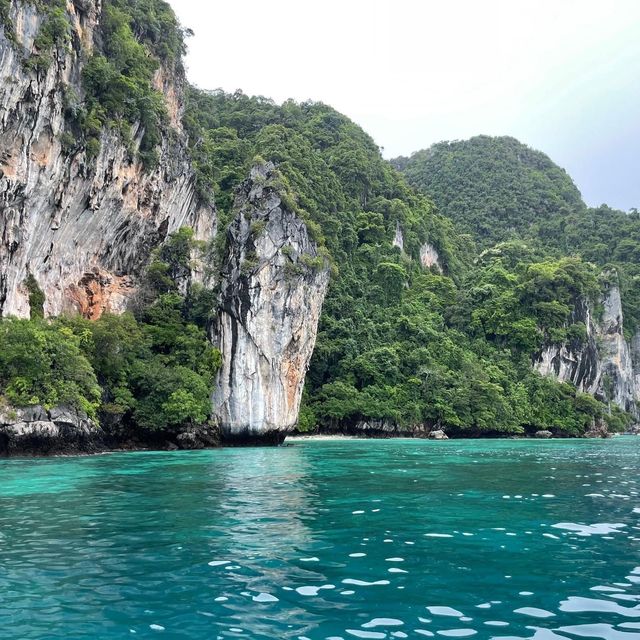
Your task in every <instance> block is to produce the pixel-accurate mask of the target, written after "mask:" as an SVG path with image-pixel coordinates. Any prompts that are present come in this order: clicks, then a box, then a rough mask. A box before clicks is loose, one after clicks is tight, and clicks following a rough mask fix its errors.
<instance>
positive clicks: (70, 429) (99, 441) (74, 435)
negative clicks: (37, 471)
mask: <svg viewBox="0 0 640 640" xmlns="http://www.w3.org/2000/svg"><path fill="white" fill-rule="evenodd" d="M50 414H51V415H53V416H56V417H57V418H58V420H57V421H55V422H54V420H52V419H50V418H49V415H47V412H46V411H45V410H44V409H43V408H42V407H38V406H35V407H25V408H20V409H11V408H10V407H8V408H5V409H3V411H2V416H4V417H2V419H1V420H0V455H51V454H64V453H93V452H96V451H101V450H103V448H104V444H103V437H104V434H103V432H102V430H101V429H100V428H98V427H97V426H96V425H95V424H94V423H93V422H92V421H91V420H89V419H88V418H87V417H86V416H84V418H82V417H80V416H83V415H84V414H78V412H76V411H75V410H73V409H70V408H69V407H61V408H56V409H52V410H51V412H50ZM8 418H10V421H9V419H8Z"/></svg>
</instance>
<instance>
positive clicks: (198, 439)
mask: <svg viewBox="0 0 640 640" xmlns="http://www.w3.org/2000/svg"><path fill="white" fill-rule="evenodd" d="M175 442H176V445H177V446H178V447H179V448H180V449H208V448H212V447H217V446H219V444H220V431H219V429H218V427H217V426H216V425H211V424H204V425H198V426H194V427H190V428H188V429H187V430H185V431H183V432H181V433H178V435H177V436H176V438H175Z"/></svg>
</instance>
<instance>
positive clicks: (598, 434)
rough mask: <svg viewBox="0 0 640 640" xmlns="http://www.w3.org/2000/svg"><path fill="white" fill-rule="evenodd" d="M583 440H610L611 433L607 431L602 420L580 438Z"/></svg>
mask: <svg viewBox="0 0 640 640" xmlns="http://www.w3.org/2000/svg"><path fill="white" fill-rule="evenodd" d="M582 437H583V438H610V437H611V433H609V430H608V429H607V425H606V423H605V422H603V421H602V420H597V421H596V422H594V424H592V425H591V427H590V429H589V430H588V431H587V432H586V433H585V434H584V435H583V436H582Z"/></svg>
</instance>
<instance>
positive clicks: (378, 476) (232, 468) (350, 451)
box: [0, 437, 640, 640]
mask: <svg viewBox="0 0 640 640" xmlns="http://www.w3.org/2000/svg"><path fill="white" fill-rule="evenodd" d="M0 478H1V481H0V638H2V639H9V638H10V639H16V640H26V639H29V638H37V639H38V640H40V639H48V638H66V639H71V638H91V639H95V638H100V639H111V638H184V639H187V638H188V639H214V640H215V639H222V638H224V639H226V638H270V639H271V638H276V639H279V638H294V639H297V638H300V639H304V638H310V639H312V640H320V639H328V638H331V639H332V640H336V639H338V638H343V639H345V640H352V639H353V638H371V639H383V638H425V637H443V638H446V637H474V638H536V640H546V639H555V638H570V639H575V638H607V639H612V640H632V639H637V638H640V495H639V492H640V486H639V484H638V482H639V479H640V438H633V437H621V438H616V439H613V440H608V441H585V440H583V441H580V440H555V441H554V440H552V441H532V440H527V441H522V440H520V441H517V440H481V441H452V440H450V441H447V442H430V441H421V440H387V441H379V440H376V441H371V440H369V441H363V440H338V441H323V440H310V441H304V442H295V443H293V444H291V445H289V446H284V447H280V448H273V449H220V450H211V451H200V452H176V453H151V452H149V453H147V452H145V453H114V454H108V455H102V456H96V457H77V458H57V459H9V460H4V461H1V462H0Z"/></svg>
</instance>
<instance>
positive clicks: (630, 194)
mask: <svg viewBox="0 0 640 640" xmlns="http://www.w3.org/2000/svg"><path fill="white" fill-rule="evenodd" d="M170 2H171V5H172V6H173V7H174V9H175V11H176V12H177V14H178V16H179V17H180V20H181V22H182V23H183V25H184V26H186V27H190V28H192V29H193V30H194V31H195V37H194V38H192V39H191V40H190V41H189V55H188V57H187V68H188V74H189V79H190V80H191V82H193V83H194V84H196V85H197V86H199V87H201V88H206V89H215V88H218V87H221V88H223V89H225V90H226V91H234V90H235V89H242V90H243V91H244V92H245V93H248V94H260V95H264V96H268V97H271V98H273V99H274V100H276V101H277V102H282V101H283V100H285V99H287V98H294V99H296V100H306V99H313V100H320V101H322V102H325V103H327V104H330V105H331V106H333V107H334V108H336V109H338V110H339V111H341V112H342V113H344V114H346V115H347V116H349V117H350V118H352V119H353V120H354V121H356V122H357V123H358V124H360V125H361V126H363V127H364V128H365V130H366V131H367V132H368V133H369V134H370V135H372V136H373V138H374V139H375V141H376V142H377V144H379V145H380V146H382V147H384V155H385V156H386V157H393V156H396V155H399V154H403V155H408V154H409V153H411V152H412V151H416V150H418V149H422V148H425V147H428V146H429V145H431V144H432V143H434V142H438V141H440V140H453V139H464V138H468V137H470V136H473V135H476V134H480V133H484V134H490V135H512V136H515V137H516V138H518V139H520V140H521V141H523V142H525V143H527V144H529V145H531V146H533V147H535V148H538V149H541V150H542V151H544V152H546V153H547V154H549V155H550V156H551V158H552V159H553V160H555V161H556V162H557V163H558V164H560V165H561V166H563V167H564V168H566V169H567V171H569V173H570V174H571V175H572V177H573V178H574V180H575V181H576V183H577V184H578V187H579V188H580V190H581V191H582V193H583V196H584V197H585V199H586V201H587V203H588V204H592V205H595V204H600V203H601V202H607V203H608V204H610V205H611V206H615V207H618V208H622V209H628V208H630V207H634V206H637V207H638V208H640V0H438V1H437V2H436V1H433V0H393V1H392V0H367V1H365V0H323V1H322V2H312V1H310V0H307V1H305V0H226V1H224V2H222V1H215V0H170Z"/></svg>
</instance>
